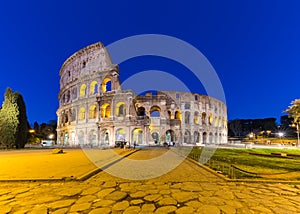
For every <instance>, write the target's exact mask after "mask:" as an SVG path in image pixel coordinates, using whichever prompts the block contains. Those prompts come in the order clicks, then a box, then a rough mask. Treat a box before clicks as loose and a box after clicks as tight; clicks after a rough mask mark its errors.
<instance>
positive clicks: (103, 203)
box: [93, 200, 116, 207]
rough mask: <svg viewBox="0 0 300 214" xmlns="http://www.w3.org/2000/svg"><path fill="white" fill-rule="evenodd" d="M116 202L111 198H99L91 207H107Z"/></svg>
mask: <svg viewBox="0 0 300 214" xmlns="http://www.w3.org/2000/svg"><path fill="white" fill-rule="evenodd" d="M115 203H116V202H115V201H113V200H100V201H97V202H95V203H94V204H93V207H108V206H110V205H112V204H115Z"/></svg>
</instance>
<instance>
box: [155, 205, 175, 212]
mask: <svg viewBox="0 0 300 214" xmlns="http://www.w3.org/2000/svg"><path fill="white" fill-rule="evenodd" d="M175 210H177V207H176V206H164V207H159V208H157V209H156V210H155V213H157V214H158V213H161V214H165V213H173V212H174V211H175Z"/></svg>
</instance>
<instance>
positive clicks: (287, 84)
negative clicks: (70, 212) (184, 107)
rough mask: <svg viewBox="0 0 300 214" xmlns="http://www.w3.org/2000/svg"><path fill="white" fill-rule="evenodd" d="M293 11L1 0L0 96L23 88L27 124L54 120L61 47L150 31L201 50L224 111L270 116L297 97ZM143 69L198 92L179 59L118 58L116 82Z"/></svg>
mask: <svg viewBox="0 0 300 214" xmlns="http://www.w3.org/2000/svg"><path fill="white" fill-rule="evenodd" d="M299 10H300V2H299V1H297V0H290V1H283V0H265V1H259V0H252V1H239V0H232V1H218V0H211V1H197V0H194V1H188V2H187V3H186V4H184V3H182V1H170V0H165V1H156V0H154V1H151V2H144V1H137V0H135V1H124V2H123V1H110V2H103V1H96V0H92V1H88V2H83V1H78V0H74V1H69V0H66V1H58V0H53V1H37V0H29V1H24V2H23V1H20V2H12V1H2V2H1V3H0V26H1V34H0V43H1V51H0V62H1V70H2V71H1V74H2V75H1V78H0V102H1V103H2V102H3V95H4V93H5V90H6V88H7V87H10V88H12V90H13V91H19V92H20V93H21V94H22V95H23V98H24V100H25V103H26V107H27V116H28V120H29V122H30V124H33V123H34V122H35V121H37V122H39V123H42V122H47V121H49V120H53V119H56V110H57V108H58V92H59V70H60V67H61V66H62V64H63V62H64V61H65V60H66V59H67V58H68V57H69V56H70V55H72V54H73V53H74V52H76V51H78V50H79V49H81V48H83V47H85V46H87V45H90V44H93V43H95V42H98V41H101V42H102V43H103V44H104V45H109V44H110V43H112V42H115V41H117V40H119V39H122V38H125V37H128V36H133V35H138V34H149V33H151V34H164V35H169V36H172V37H177V38H179V39H181V40H184V41H186V42H188V43H190V44H191V45H193V46H194V47H196V48H197V49H198V50H200V51H201V52H202V53H203V54H204V55H205V57H206V58H207V59H208V60H209V61H210V63H211V64H212V66H213V67H214V69H215V71H216V72H217V74H218V76H219V78H220V80H221V82H222V85H223V88H224V91H225V96H226V102H227V107H228V118H229V119H237V118H239V119H246V118H267V117H275V118H279V117H280V116H282V115H284V114H283V110H285V109H286V108H287V107H288V106H289V105H290V102H291V101H292V100H294V99H296V98H300V95H299V91H300V90H299V76H300V74H299V71H300V61H299V56H300V41H299V38H300V27H299V23H300V13H299ZM178 51H180V50H178ZM112 60H114V59H112ZM146 70H161V71H165V72H170V73H174V74H176V75H178V77H180V78H182V79H184V81H185V82H189V83H190V85H189V89H190V90H191V91H192V92H195V93H205V91H204V90H203V87H202V86H200V85H199V84H198V83H197V81H194V77H193V76H190V75H187V74H188V73H189V72H188V70H187V69H186V68H185V67H183V66H182V65H180V64H178V63H176V62H173V61H171V60H167V59H163V58H159V57H141V58H136V59H132V60H128V61H126V62H124V63H121V64H120V74H121V80H125V79H126V78H127V77H129V76H130V75H131V74H134V73H137V72H141V71H146Z"/></svg>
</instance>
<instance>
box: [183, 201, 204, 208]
mask: <svg viewBox="0 0 300 214" xmlns="http://www.w3.org/2000/svg"><path fill="white" fill-rule="evenodd" d="M185 205H187V206H189V207H193V208H195V209H198V208H199V207H202V206H203V203H201V202H199V201H189V202H187V203H185Z"/></svg>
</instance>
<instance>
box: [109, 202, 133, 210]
mask: <svg viewBox="0 0 300 214" xmlns="http://www.w3.org/2000/svg"><path fill="white" fill-rule="evenodd" d="M127 207H129V202H128V201H121V202H118V203H116V204H115V205H114V206H113V207H112V209H113V210H115V211H123V210H126V208H127Z"/></svg>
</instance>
